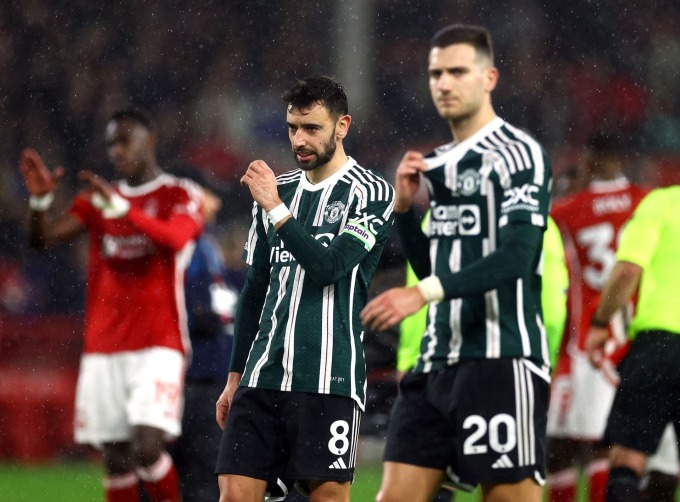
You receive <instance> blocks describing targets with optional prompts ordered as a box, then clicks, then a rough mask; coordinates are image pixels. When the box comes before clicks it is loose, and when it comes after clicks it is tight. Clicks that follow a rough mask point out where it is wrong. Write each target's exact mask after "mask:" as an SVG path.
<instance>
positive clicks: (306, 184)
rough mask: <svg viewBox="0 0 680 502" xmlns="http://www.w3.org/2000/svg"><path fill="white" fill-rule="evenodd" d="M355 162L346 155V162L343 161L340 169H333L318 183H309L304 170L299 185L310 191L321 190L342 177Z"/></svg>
mask: <svg viewBox="0 0 680 502" xmlns="http://www.w3.org/2000/svg"><path fill="white" fill-rule="evenodd" d="M356 163H357V161H356V160H354V159H353V158H352V157H347V162H345V163H344V164H343V165H342V167H341V168H340V169H338V170H337V171H335V172H334V173H333V174H331V175H330V176H329V177H328V178H326V179H325V180H323V181H320V182H319V183H316V184H314V183H310V182H309V180H308V179H307V175H306V174H305V172H304V171H302V176H300V187H302V188H304V189H305V190H309V191H310V192H314V191H316V190H323V189H324V188H326V187H327V186H329V185H333V184H335V183H336V182H337V181H338V180H339V179H340V178H342V177H343V176H344V175H345V173H346V172H347V171H348V170H349V168H350V167H352V166H354V165H356Z"/></svg>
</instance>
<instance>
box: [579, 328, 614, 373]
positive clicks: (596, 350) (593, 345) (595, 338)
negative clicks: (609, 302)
mask: <svg viewBox="0 0 680 502" xmlns="http://www.w3.org/2000/svg"><path fill="white" fill-rule="evenodd" d="M608 339H609V330H608V329H607V328H606V327H605V328H598V327H595V326H591V327H590V329H589V330H588V335H587V337H586V343H585V349H586V352H587V353H588V359H590V363H591V364H592V365H593V366H594V367H596V368H599V367H600V366H602V360H603V358H604V347H605V345H606V343H607V340H608Z"/></svg>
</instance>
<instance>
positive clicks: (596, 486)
mask: <svg viewBox="0 0 680 502" xmlns="http://www.w3.org/2000/svg"><path fill="white" fill-rule="evenodd" d="M586 476H588V500H589V501H590V502H604V496H605V493H606V491H607V477H608V476H609V461H608V460H607V459H604V458H603V459H600V460H595V461H593V462H591V463H590V464H588V467H586Z"/></svg>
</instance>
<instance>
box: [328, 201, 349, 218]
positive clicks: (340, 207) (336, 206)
mask: <svg viewBox="0 0 680 502" xmlns="http://www.w3.org/2000/svg"><path fill="white" fill-rule="evenodd" d="M344 210H345V204H343V203H342V202H341V201H336V202H331V203H330V204H328V205H327V206H326V209H324V211H323V219H324V220H326V223H336V222H338V221H340V218H342V213H343V212H344Z"/></svg>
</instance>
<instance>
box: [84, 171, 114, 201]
mask: <svg viewBox="0 0 680 502" xmlns="http://www.w3.org/2000/svg"><path fill="white" fill-rule="evenodd" d="M78 178H80V179H81V180H83V181H86V182H88V183H89V184H90V186H91V187H92V188H94V189H95V190H96V191H97V192H99V194H101V196H102V197H104V198H106V199H110V198H111V196H112V195H113V194H115V193H116V189H115V188H113V185H111V183H109V182H108V181H106V180H104V179H102V178H100V177H99V176H97V175H96V174H94V173H93V172H92V171H80V172H79V173H78Z"/></svg>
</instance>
